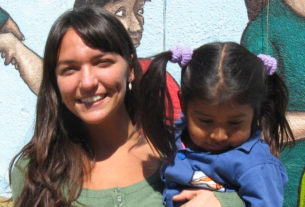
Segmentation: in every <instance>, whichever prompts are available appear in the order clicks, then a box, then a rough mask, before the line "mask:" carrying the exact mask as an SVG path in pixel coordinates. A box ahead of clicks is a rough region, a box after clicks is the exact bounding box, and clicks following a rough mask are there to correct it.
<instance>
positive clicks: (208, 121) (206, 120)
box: [199, 119, 213, 124]
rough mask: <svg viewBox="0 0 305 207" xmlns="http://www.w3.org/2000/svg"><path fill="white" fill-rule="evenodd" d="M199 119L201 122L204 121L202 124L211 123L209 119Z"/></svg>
mask: <svg viewBox="0 0 305 207" xmlns="http://www.w3.org/2000/svg"><path fill="white" fill-rule="evenodd" d="M199 121H200V122H201V123H204V124H210V123H213V120H210V119H199Z"/></svg>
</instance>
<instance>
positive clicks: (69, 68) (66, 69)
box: [60, 66, 78, 75]
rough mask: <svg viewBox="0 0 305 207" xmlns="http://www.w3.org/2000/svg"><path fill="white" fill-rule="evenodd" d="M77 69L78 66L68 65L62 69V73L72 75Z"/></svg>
mask: <svg viewBox="0 0 305 207" xmlns="http://www.w3.org/2000/svg"><path fill="white" fill-rule="evenodd" d="M76 70H78V69H77V67H74V66H67V67H64V68H62V69H60V74H61V75H70V74H72V73H73V72H74V71H76Z"/></svg>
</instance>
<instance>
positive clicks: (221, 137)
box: [210, 127, 229, 142]
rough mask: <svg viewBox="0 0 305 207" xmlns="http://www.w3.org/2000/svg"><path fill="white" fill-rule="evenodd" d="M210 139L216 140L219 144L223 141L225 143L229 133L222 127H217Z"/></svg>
mask: <svg viewBox="0 0 305 207" xmlns="http://www.w3.org/2000/svg"><path fill="white" fill-rule="evenodd" d="M210 137H211V138H212V139H214V140H215V141H217V142H221V141H225V140H227V139H228V138H229V136H228V133H227V132H226V130H225V129H224V128H222V127H217V128H215V129H214V130H213V131H212V133H211V135H210Z"/></svg>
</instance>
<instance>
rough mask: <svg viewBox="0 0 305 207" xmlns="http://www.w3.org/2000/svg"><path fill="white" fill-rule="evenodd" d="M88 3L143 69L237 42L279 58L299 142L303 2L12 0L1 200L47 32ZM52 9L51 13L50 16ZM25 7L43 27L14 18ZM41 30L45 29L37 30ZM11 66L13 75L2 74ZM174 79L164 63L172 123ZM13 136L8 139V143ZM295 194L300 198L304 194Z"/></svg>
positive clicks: (290, 157)
mask: <svg viewBox="0 0 305 207" xmlns="http://www.w3.org/2000/svg"><path fill="white" fill-rule="evenodd" d="M94 1H99V2H100V3H102V4H103V5H104V7H105V9H107V10H108V11H110V12H111V13H113V14H114V15H116V16H117V18H119V19H120V20H121V22H122V23H123V24H124V26H125V27H126V29H127V30H128V32H129V34H130V36H131V38H132V40H133V43H134V44H135V46H136V47H137V51H138V56H139V57H143V58H141V65H142V67H143V69H144V71H145V70H146V69H147V67H148V65H149V63H150V60H149V59H148V58H145V57H148V56H151V55H153V54H155V53H157V52H160V51H162V50H166V49H168V48H169V47H171V46H174V45H176V44H183V45H189V46H191V47H193V48H195V47H197V46H199V45H201V44H203V43H205V42H211V41H235V42H239V41H240V39H241V42H242V44H244V45H245V46H246V47H248V48H249V49H250V50H252V51H253V52H255V53H269V54H271V55H274V56H275V57H277V58H278V59H279V62H280V66H281V73H282V74H283V75H284V76H285V78H286V80H287V83H288V84H289V87H290V89H289V90H290V91H293V92H292V93H290V94H291V95H290V97H291V98H290V99H291V100H292V101H291V104H290V106H289V107H290V110H291V111H290V112H289V114H288V116H289V117H291V122H292V123H294V124H293V130H294V132H295V134H296V136H297V137H298V138H305V99H304V98H305V97H304V96H305V92H304V91H305V90H304V89H305V82H304V81H303V82H302V81H301V80H302V77H304V75H305V68H304V64H302V62H304V61H305V54H304V51H305V50H304V49H305V34H304V28H305V3H302V1H303V0H272V1H270V4H268V1H267V0H257V1H252V0H245V2H243V1H239V2H238V3H237V2H236V0H218V1H217V2H216V1H196V0H191V1H190V0H175V1H170V0H168V1H167V0H153V1H150V0H69V1H64V2H63V1H61V0H50V1H48V3H46V1H43V0H35V1H33V2H31V3H27V5H26V8H24V7H23V6H19V5H23V4H25V3H24V1H22V0H16V1H15V2H14V3H12V2H11V1H10V2H9V1H4V0H0V52H1V57H2V60H3V62H0V64H2V65H0V76H1V74H2V77H0V82H2V84H3V85H0V118H1V122H0V131H1V133H0V145H7V144H9V148H8V151H10V152H8V151H3V150H2V152H3V153H2V154H1V152H0V195H5V196H9V195H10V193H9V189H8V188H6V186H7V175H6V174H5V172H6V171H7V166H8V162H9V161H7V160H3V159H4V158H5V159H11V157H12V156H13V154H15V153H16V152H17V151H18V150H20V147H21V146H23V145H24V144H25V143H26V142H27V140H28V139H29V138H30V137H31V134H32V127H33V125H32V124H33V123H34V121H33V120H34V118H33V117H34V113H35V104H36V103H35V101H36V96H35V94H37V93H38V92H39V86H40V82H41V75H42V61H43V58H42V57H43V46H44V40H45V38H46V36H47V32H48V30H49V28H50V27H51V24H52V23H53V21H54V20H55V18H56V17H57V16H58V15H59V14H60V13H62V12H64V11H65V10H67V9H71V8H73V7H78V6H80V5H82V4H83V3H85V2H94ZM190 2H191V3H190ZM37 5H38V6H37ZM53 5H54V6H53ZM267 5H268V9H267V7H266V6H267ZM50 8H51V10H52V9H54V10H52V12H49V11H50ZM24 9H27V10H29V11H30V12H33V15H34V14H35V15H37V17H38V18H39V19H40V20H41V22H36V21H35V20H34V18H33V17H32V16H31V15H28V16H27V15H25V16H24V17H21V16H19V15H18V12H19V13H22V12H23V10H24ZM39 10H43V11H39ZM55 10H56V11H55ZM57 10H58V11H57ZM144 10H145V13H144ZM202 11H205V12H202ZM267 13H268V15H267ZM232 14H234V15H232ZM267 16H268V18H269V19H268V24H266V20H267ZM278 16H282V18H278ZM15 17H16V18H15ZM22 18H24V19H25V21H30V22H29V23H25V22H24V21H21V20H23V19H22ZM31 18H33V20H32V19H31ZM279 19H280V20H281V21H279ZM36 20H37V18H36ZM144 20H145V21H144ZM144 23H145V24H144ZM247 24H248V25H247ZM36 25H37V26H36ZM266 25H268V27H266ZM282 25H284V26H282ZM246 26H247V27H246ZM39 27H43V32H41V31H40V29H39ZM35 28H36V29H35ZM245 28H246V29H245ZM291 28H294V29H291ZM302 31H303V32H302ZM38 40H39V41H38ZM33 42H34V43H33ZM11 68H15V69H16V71H15V72H12V71H9V72H8V71H7V70H11ZM6 73H7V74H6ZM302 75H303V76H302ZM16 76H20V78H19V77H16ZM179 76H180V71H179V68H177V67H175V66H172V65H169V73H168V74H167V78H168V83H167V84H168V86H169V87H170V88H171V91H170V95H171V97H172V99H173V103H174V106H175V115H176V117H178V116H179V115H180V113H179V101H178V98H177V91H178V90H179V86H178V84H177V82H179ZM175 79H176V80H177V82H176V80H175ZM4 83H6V84H4ZM33 94H34V95H33ZM20 97H21V98H20ZM16 102H18V103H16ZM19 102H23V103H19ZM22 104H24V105H25V106H24V105H22ZM17 116H18V117H17ZM7 126H9V127H11V128H8V127H7ZM11 136H13V137H14V140H12V141H7V140H10V137H11ZM17 143H18V144H17ZM300 143H301V142H300ZM303 143H304V142H303ZM297 147H298V148H296V149H304V148H305V145H304V144H302V145H298V146H297ZM303 151H304V150H303ZM294 152H295V151H294ZM8 154H9V155H8ZM294 156H296V157H294ZM1 157H4V158H1ZM301 158H302V157H300V156H298V155H296V154H293V153H290V152H287V156H284V158H283V161H284V162H287V163H294V162H295V160H294V159H297V160H298V162H301V163H303V164H301V165H302V166H301V167H302V170H303V168H304V163H305V162H304V160H302V159H301ZM304 158H305V156H304ZM1 159H2V160H1ZM300 159H301V160H300ZM293 170H296V169H295V168H293V169H292V171H293ZM302 172H303V171H302ZM297 173H299V176H298V177H297V178H298V179H296V180H293V183H294V185H293V186H292V187H291V188H289V190H291V191H293V193H294V194H293V195H294V197H293V199H292V200H291V201H289V202H290V203H289V204H292V203H296V202H297V199H298V195H297V194H298V190H297V189H298V188H300V189H301V186H302V185H301V183H303V184H304V181H303V182H300V180H301V171H298V172H297ZM303 177H304V176H303ZM303 180H304V178H303ZM300 192H304V189H303V190H302V191H301V190H300ZM285 193H286V192H285ZM288 193H290V192H288ZM299 200H300V196H299ZM299 203H300V206H301V201H299ZM303 203H304V199H303ZM285 205H286V206H296V205H288V204H285ZM0 206H1V205H0Z"/></svg>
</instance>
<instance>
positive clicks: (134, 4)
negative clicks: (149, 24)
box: [104, 0, 145, 47]
mask: <svg viewBox="0 0 305 207" xmlns="http://www.w3.org/2000/svg"><path fill="white" fill-rule="evenodd" d="M144 3H145V1H144V0H129V1H123V0H121V1H115V2H113V1H111V2H109V3H107V4H106V5H105V6H104V8H105V9H106V10H107V11H109V12H111V13H112V14H114V15H115V16H116V17H117V18H118V19H119V20H120V21H121V22H122V23H123V25H124V27H125V28H126V30H127V31H128V33H129V35H130V37H131V39H132V42H133V44H134V45H135V47H138V46H139V45H140V41H141V39H142V33H143V25H144V17H143V13H144V11H143V7H144Z"/></svg>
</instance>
